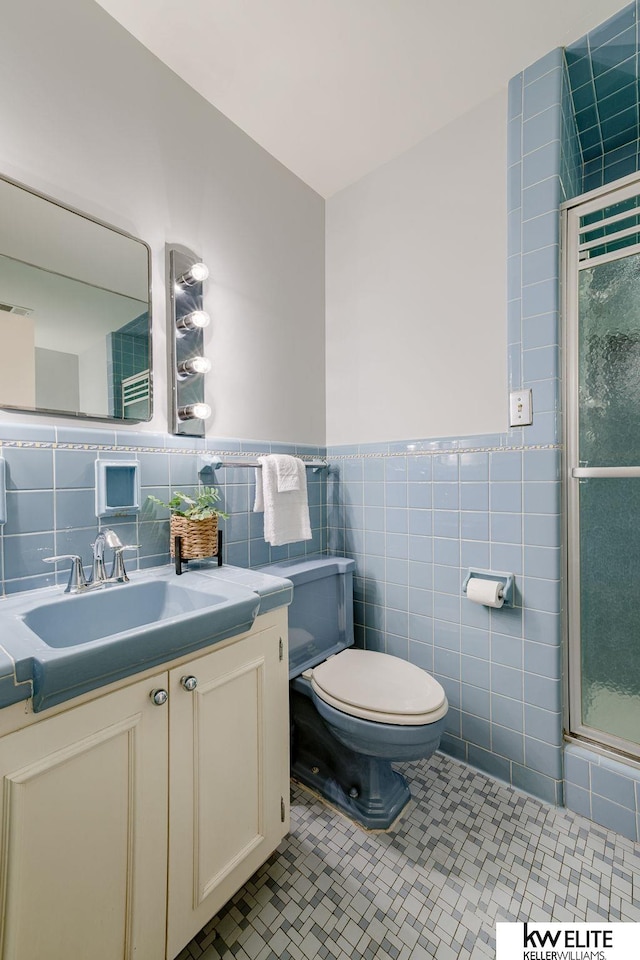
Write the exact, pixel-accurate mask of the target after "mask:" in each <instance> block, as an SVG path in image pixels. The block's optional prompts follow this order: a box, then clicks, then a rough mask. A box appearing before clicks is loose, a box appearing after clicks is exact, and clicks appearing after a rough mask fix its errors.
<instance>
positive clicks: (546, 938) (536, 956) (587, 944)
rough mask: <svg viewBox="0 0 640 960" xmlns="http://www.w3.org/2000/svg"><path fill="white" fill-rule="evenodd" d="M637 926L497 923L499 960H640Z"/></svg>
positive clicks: (621, 924)
mask: <svg viewBox="0 0 640 960" xmlns="http://www.w3.org/2000/svg"><path fill="white" fill-rule="evenodd" d="M638 956H640V924H638V923H593V924H591V923H498V924H496V960H632V958H633V960H637V957H638Z"/></svg>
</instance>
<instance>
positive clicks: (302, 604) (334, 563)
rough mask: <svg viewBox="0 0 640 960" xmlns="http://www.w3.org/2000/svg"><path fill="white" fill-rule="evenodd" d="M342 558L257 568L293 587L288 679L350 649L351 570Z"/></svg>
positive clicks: (351, 565)
mask: <svg viewBox="0 0 640 960" xmlns="http://www.w3.org/2000/svg"><path fill="white" fill-rule="evenodd" d="M354 568H355V563H354V562H353V560H347V559H346V558H344V557H301V558H300V559H297V560H284V561H282V563H271V564H269V565H268V566H266V567H260V573H271V574H273V576H274V577H285V578H286V579H287V580H290V581H291V582H292V584H293V600H292V601H291V604H290V606H289V677H290V678H293V677H297V676H299V675H300V674H301V673H302V672H303V671H304V670H308V669H309V668H310V667H315V666H316V664H318V663H322V661H323V660H326V659H327V657H330V656H332V655H333V654H334V653H339V652H340V650H344V649H345V648H346V647H351V646H353V570H354Z"/></svg>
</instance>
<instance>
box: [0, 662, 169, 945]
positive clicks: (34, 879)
mask: <svg viewBox="0 0 640 960" xmlns="http://www.w3.org/2000/svg"><path fill="white" fill-rule="evenodd" d="M166 681H167V674H166V673H164V674H162V675H160V676H158V677H155V678H152V679H151V680H146V681H141V682H139V683H136V684H134V685H132V686H130V687H126V688H124V689H123V690H119V691H116V692H114V693H110V694H108V695H106V696H103V697H99V698H98V699H96V700H93V701H91V702H89V703H86V704H84V705H82V706H78V707H75V708H71V709H69V710H67V711H66V712H64V713H61V714H58V715H57V716H55V717H52V718H50V719H43V720H42V721H41V722H39V723H37V724H33V725H31V726H28V727H26V728H24V729H22V730H19V731H17V732H15V733H12V734H9V735H8V736H6V737H4V738H2V739H1V740H0V780H1V784H0V787H1V789H0V824H1V831H2V832H1V834H0V911H1V914H0V915H1V917H2V923H1V924H0V957H1V958H2V960H36V958H46V960H71V958H77V960H79V958H82V957H87V958H88V957H90V958H91V960H128V958H134V957H135V958H136V960H158V957H162V956H163V955H164V947H165V909H166V900H165V897H166V883H165V878H166V867H167V858H166V843H165V838H166V823H167V736H168V732H167V727H168V705H166V704H165V705H163V706H156V705H154V704H153V703H152V701H151V699H150V697H149V693H150V691H151V690H152V689H153V688H154V687H165V688H166Z"/></svg>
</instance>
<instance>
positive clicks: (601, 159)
mask: <svg viewBox="0 0 640 960" xmlns="http://www.w3.org/2000/svg"><path fill="white" fill-rule="evenodd" d="M638 8H639V4H638V3H637V2H634V3H631V4H629V6H627V7H625V8H624V9H623V10H621V11H620V12H619V13H617V14H615V15H614V16H613V17H611V18H610V19H609V20H607V21H606V22H605V23H603V24H601V25H600V26H599V27H596V29H595V30H592V31H591V32H590V33H588V34H587V35H586V36H584V37H582V38H581V39H580V40H577V41H576V42H575V43H572V44H571V45H570V46H569V47H567V49H566V63H567V71H568V82H569V88H570V95H571V99H572V102H573V112H574V116H575V122H576V128H577V136H578V139H579V144H580V151H581V154H582V161H583V163H584V169H583V175H582V184H581V188H580V189H578V190H575V191H574V192H572V193H569V194H568V196H577V195H578V194H579V193H581V192H587V191H589V190H593V189H596V188H597V187H601V186H603V185H604V184H605V183H611V182H612V181H614V180H618V179H620V177H625V176H628V175H629V174H632V173H636V172H637V171H638V169H640V160H639V158H640V154H639V149H638V146H639V137H640V125H639V116H640V114H639V101H640V93H639V88H638V76H639V74H638V35H637V30H638Z"/></svg>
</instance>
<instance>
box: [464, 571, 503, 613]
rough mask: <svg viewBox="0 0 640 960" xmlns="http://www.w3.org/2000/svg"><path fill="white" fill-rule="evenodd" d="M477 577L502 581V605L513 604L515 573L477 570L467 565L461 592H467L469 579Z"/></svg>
mask: <svg viewBox="0 0 640 960" xmlns="http://www.w3.org/2000/svg"><path fill="white" fill-rule="evenodd" d="M472 579H479V580H500V581H502V583H503V587H502V596H503V597H504V604H503V606H504V607H512V606H513V587H514V583H515V579H516V578H515V575H514V574H513V573H502V572H500V571H499V570H478V569H476V568H475V567H469V570H468V572H467V575H466V577H465V578H464V582H463V584H462V592H463V593H464V594H465V596H466V593H467V586H468V584H469V580H472Z"/></svg>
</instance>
